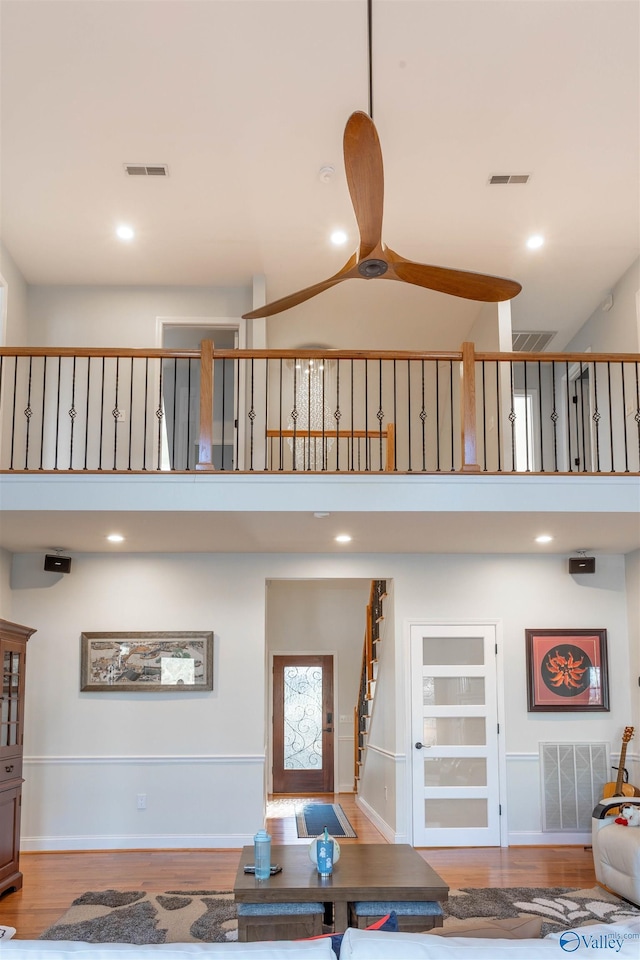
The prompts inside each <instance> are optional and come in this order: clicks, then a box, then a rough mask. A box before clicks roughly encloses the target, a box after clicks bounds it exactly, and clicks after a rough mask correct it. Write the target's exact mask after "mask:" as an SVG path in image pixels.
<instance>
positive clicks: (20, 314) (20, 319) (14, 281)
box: [0, 241, 28, 347]
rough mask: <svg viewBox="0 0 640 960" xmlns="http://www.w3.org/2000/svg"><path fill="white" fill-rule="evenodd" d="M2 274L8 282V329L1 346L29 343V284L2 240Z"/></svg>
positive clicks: (0, 261)
mask: <svg viewBox="0 0 640 960" xmlns="http://www.w3.org/2000/svg"><path fill="white" fill-rule="evenodd" d="M0 276H2V278H3V279H4V281H5V283H6V291H5V292H6V296H7V304H6V329H5V331H4V342H3V341H2V340H0V346H6V347H17V346H22V345H23V344H25V343H27V342H28V341H27V285H26V283H25V280H24V277H23V276H22V274H21V273H20V270H19V269H18V267H17V266H16V264H15V262H14V260H13V258H12V256H11V254H10V253H9V251H8V250H7V248H6V247H5V246H4V244H3V243H2V242H1V241H0Z"/></svg>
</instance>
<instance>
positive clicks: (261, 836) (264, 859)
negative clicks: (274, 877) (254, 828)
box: [253, 830, 271, 880]
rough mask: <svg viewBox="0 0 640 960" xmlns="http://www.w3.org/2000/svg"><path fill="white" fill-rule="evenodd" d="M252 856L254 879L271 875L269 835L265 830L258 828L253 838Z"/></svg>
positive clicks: (263, 878) (264, 878) (261, 878)
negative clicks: (254, 870)
mask: <svg viewBox="0 0 640 960" xmlns="http://www.w3.org/2000/svg"><path fill="white" fill-rule="evenodd" d="M253 858H254V863H255V868H256V872H255V877H256V879H257V880H266V879H267V877H270V876H271V837H270V836H269V834H268V833H267V831H266V830H258V832H257V833H256V835H255V837H254V838H253Z"/></svg>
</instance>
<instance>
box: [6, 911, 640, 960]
mask: <svg viewBox="0 0 640 960" xmlns="http://www.w3.org/2000/svg"><path fill="white" fill-rule="evenodd" d="M563 945H564V946H563ZM565 953H573V955H574V956H575V957H576V958H577V960H580V958H581V957H609V958H611V957H612V956H616V957H622V958H623V960H627V958H628V960H637V958H638V955H639V953H640V918H638V919H633V920H630V921H627V922H625V924H624V925H620V924H608V923H598V924H592V925H590V926H586V927H578V928H577V929H576V930H572V931H567V932H564V933H553V934H549V936H548V937H545V938H544V939H537V940H511V939H510V940H497V939H496V940H493V939H475V938H471V937H447V938H444V937H434V936H430V935H429V934H421V933H384V932H382V931H379V930H355V929H353V928H350V929H349V930H347V932H346V933H345V935H344V937H343V939H342V947H341V950H340V960H545V958H548V960H560V958H561V957H563V956H564V955H565ZM224 956H227V957H228V958H229V960H335V954H334V953H333V951H332V949H331V939H329V938H328V939H322V940H311V941H304V942H301V941H290V940H287V941H274V942H271V943H224V944H222V943H210V944H201V943H163V944H154V945H153V946H142V947H141V946H133V945H131V944H126V943H94V944H90V943H79V942H70V941H62V940H59V941H55V940H8V941H5V942H3V943H0V958H1V960H5V958H6V960H154V958H155V960H210V958H211V960H214V958H215V960H222V958H223V957H224Z"/></svg>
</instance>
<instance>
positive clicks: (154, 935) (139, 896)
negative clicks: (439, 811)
mask: <svg viewBox="0 0 640 960" xmlns="http://www.w3.org/2000/svg"><path fill="white" fill-rule="evenodd" d="M443 911H444V914H445V920H444V927H445V929H451V930H453V929H454V928H455V927H456V926H458V925H460V924H461V923H462V921H468V920H472V919H480V918H485V919H486V918H489V917H491V918H493V919H498V918H500V919H506V918H508V917H527V916H530V917H538V918H541V919H542V920H543V924H542V934H541V935H542V936H546V935H547V934H548V933H552V932H554V931H557V930H566V929H568V928H575V927H580V926H583V925H584V924H587V923H622V922H623V921H624V920H627V919H629V918H630V917H640V909H637V908H636V907H634V906H632V905H631V904H630V903H627V902H626V901H625V900H620V899H619V898H618V897H615V896H614V895H613V894H610V893H607V891H606V890H603V889H601V888H600V887H590V888H588V889H579V888H576V887H503V888H500V887H495V888H485V887H480V888H474V887H468V888H464V889H461V890H450V891H449V899H448V901H447V902H446V903H445V904H443ZM237 936H238V925H237V920H236V910H235V903H234V899H233V894H232V893H231V892H230V891H226V890H225V891H219V890H167V891H165V892H164V893H147V892H144V891H129V892H123V891H119V890H102V891H95V892H88V893H84V894H82V896H80V897H78V898H77V899H76V900H74V901H73V903H72V905H71V907H70V908H69V910H67V912H66V913H65V914H64V915H63V916H62V917H60V919H59V920H58V921H57V923H55V924H54V925H53V926H51V927H49V929H48V930H45V932H44V933H43V934H42V936H41V937H40V939H41V940H83V941H86V942H88V943H138V944H142V943H189V942H201V943H223V942H225V941H227V940H236V939H237Z"/></svg>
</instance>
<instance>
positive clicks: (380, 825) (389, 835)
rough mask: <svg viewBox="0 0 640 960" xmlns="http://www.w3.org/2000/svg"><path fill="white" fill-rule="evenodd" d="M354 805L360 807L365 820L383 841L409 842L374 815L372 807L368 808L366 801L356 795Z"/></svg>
mask: <svg viewBox="0 0 640 960" xmlns="http://www.w3.org/2000/svg"><path fill="white" fill-rule="evenodd" d="M356 805H357V806H358V807H360V809H361V810H362V812H363V813H364V815H365V817H366V818H367V820H371V823H372V824H373V825H374V827H375V828H376V830H379V831H380V833H381V834H382V836H383V837H384V838H385V840H388V841H389V843H408V842H409V841H408V840H407V839H406V838H405V837H404V835H402V834H399V833H396V832H395V830H394V829H393V828H392V827H390V826H389V824H388V823H387V822H386V820H383V819H382V817H381V816H380V815H379V814H378V813H376V811H375V810H374V809H373V807H370V806H369V804H368V803H367V801H366V800H363V799H362V797H360V796H357V795H356Z"/></svg>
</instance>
